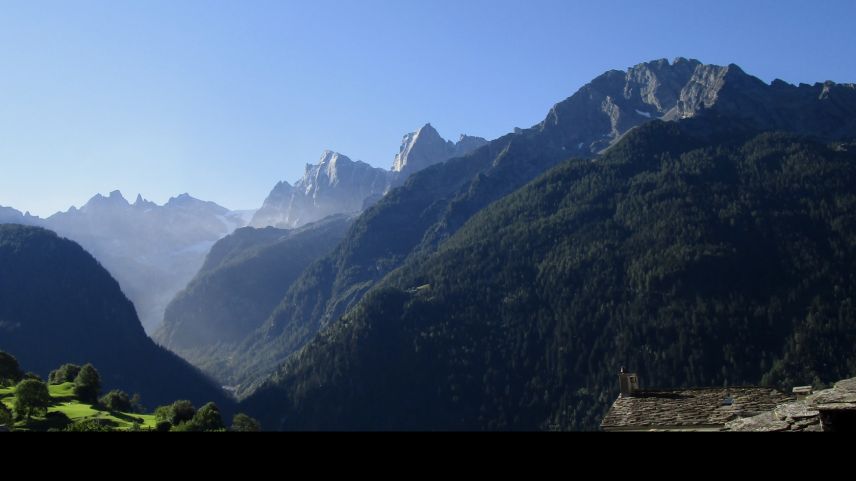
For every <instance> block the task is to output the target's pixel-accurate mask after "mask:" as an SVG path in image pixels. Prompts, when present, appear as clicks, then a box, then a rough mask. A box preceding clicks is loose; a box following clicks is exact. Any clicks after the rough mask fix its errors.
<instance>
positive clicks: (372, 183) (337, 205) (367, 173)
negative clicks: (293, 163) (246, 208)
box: [251, 150, 390, 228]
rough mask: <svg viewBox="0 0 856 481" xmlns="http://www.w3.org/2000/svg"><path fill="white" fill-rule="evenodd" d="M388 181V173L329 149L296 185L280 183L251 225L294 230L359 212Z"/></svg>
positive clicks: (386, 185)
mask: <svg viewBox="0 0 856 481" xmlns="http://www.w3.org/2000/svg"><path fill="white" fill-rule="evenodd" d="M389 182H390V173H389V172H387V171H386V170H384V169H379V168H377V167H372V166H371V165H369V164H367V163H365V162H361V161H353V160H351V159H349V158H348V157H346V156H344V155H342V154H339V153H336V152H332V151H329V150H327V151H325V152H324V153H323V154H322V155H321V159H320V160H319V161H318V163H317V164H307V165H306V170H305V172H304V174H303V177H302V178H301V179H300V180H299V181H297V183H295V184H294V186H291V185H290V184H288V183H287V182H280V183H278V184H277V185H276V187H274V189H273V191H272V192H271V193H270V195H269V196H268V198H267V199H266V200H265V202H264V205H263V206H262V208H261V209H259V211H258V212H256V214H255V216H253V220H252V222H251V225H252V226H253V227H259V228H261V227H269V226H272V227H277V228H294V227H299V226H301V225H304V224H308V223H311V222H315V221H318V220H321V219H323V218H325V217H327V216H330V215H334V214H350V213H355V212H359V211H360V209H361V208H362V206H363V202H364V201H365V199H367V198H369V197H371V196H374V195H382V194H383V193H384V192H386V190H387V188H388V186H389Z"/></svg>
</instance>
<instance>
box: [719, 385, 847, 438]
mask: <svg viewBox="0 0 856 481" xmlns="http://www.w3.org/2000/svg"><path fill="white" fill-rule="evenodd" d="M825 411H856V378H853V379H845V380H843V381H839V382H837V383H835V386H834V387H833V388H831V389H826V390H823V391H818V392H816V393H814V394H812V395H810V396H808V397H807V398H806V399H804V400H802V401H795V402H790V403H786V404H780V405H778V406H776V407H775V409H772V410H770V411H769V412H765V413H763V414H759V415H757V416H753V417H749V418H745V419H738V420H735V421H731V422H729V423H728V424H727V425H726V430H728V431H752V432H781V431H804V432H808V431H822V430H823V428H822V426H821V421H820V418H821V413H822V412H825Z"/></svg>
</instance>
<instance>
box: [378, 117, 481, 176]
mask: <svg viewBox="0 0 856 481" xmlns="http://www.w3.org/2000/svg"><path fill="white" fill-rule="evenodd" d="M485 144H487V140H485V139H483V138H481V137H470V136H467V135H461V137H460V139H459V140H458V142H452V141H451V140H445V139H443V138H442V137H440V134H439V133H438V132H437V131H436V130H435V129H434V127H432V126H431V124H426V125H425V126H424V127H422V128H421V129H419V130H418V131H416V132H412V133H409V134H407V135H405V136H404V139H402V141H401V149H400V151H399V153H398V154H396V156H395V159H394V160H393V163H392V172H394V173H395V174H396V175H395V180H396V181H398V182H399V183H402V182H404V180H406V179H407V177H409V176H410V175H411V174H414V173H416V172H419V171H420V170H422V169H424V168H426V167H430V166H432V165H434V164H438V163H440V162H444V161H446V160H449V159H451V158H454V157H463V156H464V155H467V154H469V153H470V152H472V151H474V150H476V149H478V148H479V147H481V146H483V145H485Z"/></svg>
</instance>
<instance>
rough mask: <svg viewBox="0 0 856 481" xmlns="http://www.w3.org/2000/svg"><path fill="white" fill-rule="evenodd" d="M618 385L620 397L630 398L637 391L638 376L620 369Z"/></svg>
mask: <svg viewBox="0 0 856 481" xmlns="http://www.w3.org/2000/svg"><path fill="white" fill-rule="evenodd" d="M618 385H619V387H620V388H621V397H624V396H632V395H633V393H635V392H636V391H638V390H639V376H637V375H636V374H632V373H628V372H627V370H626V369H624V368H623V367H622V368H621V372H619V373H618Z"/></svg>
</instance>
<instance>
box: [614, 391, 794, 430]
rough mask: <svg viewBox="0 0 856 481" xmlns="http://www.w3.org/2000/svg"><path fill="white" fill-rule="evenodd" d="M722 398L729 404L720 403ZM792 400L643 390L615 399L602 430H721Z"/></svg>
mask: <svg viewBox="0 0 856 481" xmlns="http://www.w3.org/2000/svg"><path fill="white" fill-rule="evenodd" d="M726 398H730V399H731V400H732V401H733V402H732V403H731V404H730V405H726V404H724V403H723V401H725V399H726ZM792 400H793V398H792V397H791V396H788V395H786V394H784V393H782V392H780V391H777V390H775V389H770V388H763V387H732V388H702V389H690V388H688V389H672V390H643V391H637V392H635V393H633V394H631V395H629V396H628V395H625V396H622V397H619V398H618V399H617V400H616V401H615V402H614V403H613V405H612V408H610V410H609V412H608V413H607V415H606V417H604V418H603V422H602V423H601V428H603V429H604V430H673V429H721V428H724V426H725V424H726V423H727V422H728V421H731V420H734V419H738V418H742V417H748V416H755V415H757V414H760V413H763V412H765V411H771V410H772V409H774V408H775V407H776V406H777V405H779V404H782V403H784V402H787V401H792Z"/></svg>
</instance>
